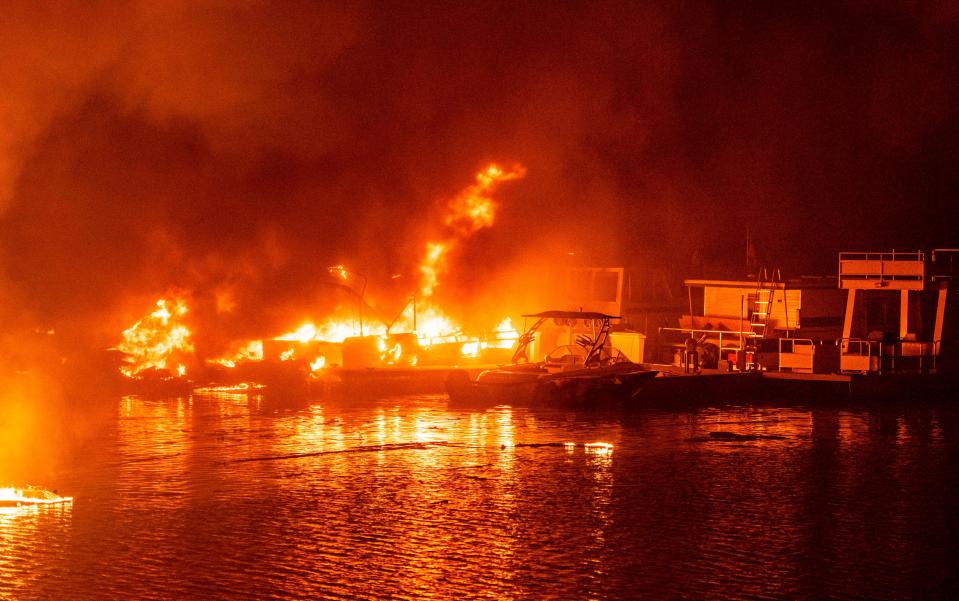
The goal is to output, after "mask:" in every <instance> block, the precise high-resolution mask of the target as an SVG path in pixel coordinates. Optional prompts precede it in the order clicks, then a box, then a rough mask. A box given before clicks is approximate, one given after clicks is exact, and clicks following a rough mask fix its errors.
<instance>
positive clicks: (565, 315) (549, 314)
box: [523, 311, 621, 319]
mask: <svg viewBox="0 0 959 601" xmlns="http://www.w3.org/2000/svg"><path fill="white" fill-rule="evenodd" d="M523 317H537V318H540V319H550V318H553V319H621V317H619V316H618V315H606V314H605V313H596V312H594V311H543V312H542V313H530V314H528V315H523Z"/></svg>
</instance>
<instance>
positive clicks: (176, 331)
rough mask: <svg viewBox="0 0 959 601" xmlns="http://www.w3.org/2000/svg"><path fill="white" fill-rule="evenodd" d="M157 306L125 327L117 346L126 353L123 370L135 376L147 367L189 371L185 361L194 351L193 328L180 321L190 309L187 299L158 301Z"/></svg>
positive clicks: (130, 375)
mask: <svg viewBox="0 0 959 601" xmlns="http://www.w3.org/2000/svg"><path fill="white" fill-rule="evenodd" d="M156 306H157V309H156V310H155V311H153V312H152V313H150V314H149V315H147V316H146V317H144V318H143V319H141V320H140V321H138V322H136V323H135V324H133V325H132V326H130V327H129V328H127V329H126V330H124V331H123V342H121V343H120V344H118V345H117V346H116V347H114V348H115V350H118V351H121V352H123V353H124V355H126V357H125V362H126V365H123V366H121V367H120V371H121V372H122V373H123V374H124V375H125V376H127V377H131V378H132V377H135V376H137V375H138V374H140V373H141V372H143V371H144V370H147V369H170V370H171V371H176V373H177V374H178V375H180V376H183V375H185V374H186V366H185V365H184V364H183V363H182V362H179V361H182V360H183V359H184V358H185V356H186V355H191V354H193V343H192V342H191V341H190V330H189V329H188V328H187V327H186V326H185V325H183V323H181V320H182V318H183V316H184V315H186V313H187V306H186V303H185V302H184V301H183V300H182V299H179V298H174V299H173V300H169V301H168V300H166V299H163V298H161V299H160V300H158V301H157V302H156Z"/></svg>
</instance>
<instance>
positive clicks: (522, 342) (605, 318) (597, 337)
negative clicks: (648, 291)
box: [512, 311, 620, 365]
mask: <svg viewBox="0 0 959 601" xmlns="http://www.w3.org/2000/svg"><path fill="white" fill-rule="evenodd" d="M523 317H524V318H534V319H536V321H535V322H534V323H533V325H532V327H530V328H529V329H528V330H526V331H525V332H524V333H523V334H522V335H521V336H520V337H519V340H518V341H517V346H516V352H514V353H513V358H512V362H513V363H517V364H518V363H528V362H529V353H528V352H527V349H528V348H529V345H530V344H531V343H532V342H533V337H534V335H535V334H536V330H538V329H539V328H540V326H542V325H543V324H544V323H545V322H546V320H548V319H553V320H556V322H557V324H560V325H569V326H572V325H574V324H575V323H576V320H577V319H582V320H584V321H591V322H592V325H593V328H594V335H593V336H592V338H591V339H590V340H589V341H588V342H586V344H583V346H584V347H587V348H588V351H587V352H586V359H585V360H584V361H583V364H584V365H591V364H592V363H594V361H595V360H596V359H598V358H599V354H600V351H602V349H603V347H604V346H605V345H606V341H607V340H609V322H610V320H612V319H620V317H619V316H617V315H607V314H605V313H597V312H595V311H543V312H541V313H529V314H527V315H523ZM596 322H599V331H598V332H596V331H595V327H596ZM584 338H585V337H584Z"/></svg>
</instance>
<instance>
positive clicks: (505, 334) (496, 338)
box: [460, 317, 519, 357]
mask: <svg viewBox="0 0 959 601" xmlns="http://www.w3.org/2000/svg"><path fill="white" fill-rule="evenodd" d="M518 339H519V332H518V331H517V330H516V328H514V327H513V320H512V319H511V318H509V317H506V318H504V319H503V321H501V322H499V325H497V326H496V329H495V330H493V332H492V335H491V336H487V337H486V339H485V340H480V339H479V338H474V339H471V340H469V341H467V342H466V343H465V344H463V346H462V348H461V349H460V354H462V355H463V356H464V357H477V356H479V352H480V351H481V350H484V349H488V348H506V349H508V348H513V345H514V344H516V341H517V340H518Z"/></svg>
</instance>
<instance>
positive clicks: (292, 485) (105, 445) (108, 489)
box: [0, 392, 957, 598]
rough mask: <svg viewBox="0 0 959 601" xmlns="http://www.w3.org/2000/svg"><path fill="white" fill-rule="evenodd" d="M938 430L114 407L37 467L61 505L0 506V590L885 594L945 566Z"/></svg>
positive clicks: (946, 509) (837, 415) (217, 396)
mask: <svg viewBox="0 0 959 601" xmlns="http://www.w3.org/2000/svg"><path fill="white" fill-rule="evenodd" d="M956 423H957V419H956V418H955V417H950V416H946V417H945V418H940V417H939V416H932V418H929V417H928V416H919V417H916V416H914V415H902V414H898V415H892V416H887V415H880V414H857V413H849V412H841V411H819V412H809V411H796V410H761V411H751V410H745V409H744V410H731V411H722V410H703V411H698V412H685V413H664V414H649V415H647V414H643V415H640V416H634V417H628V418H627V417H622V416H614V417H608V416H591V415H570V414H563V413H559V414H550V413H543V412H530V411H527V410H523V409H517V408H510V407H496V408H493V409H490V410H487V411H451V410H448V409H447V408H446V406H445V403H444V401H443V399H438V398H436V397H408V398H403V399H388V400H383V401H376V402H368V403H367V404H356V403H344V402H339V403H338V402H332V401H315V402H309V401H302V402H286V401H283V402H278V401H277V400H276V399H271V398H269V397H261V396H258V395H256V394H251V395H249V396H248V395H244V394H223V393H217V392H213V393H207V394H201V395H196V396H193V397H188V398H183V399H168V400H148V399H141V398H136V397H126V398H124V399H123V400H122V401H121V402H120V404H119V406H118V410H117V411H116V413H115V415H114V416H113V421H112V422H108V423H106V424H104V429H103V432H102V437H101V438H100V439H98V440H97V442H96V444H94V445H92V446H88V447H85V448H84V449H83V453H73V454H69V456H70V457H72V458H73V461H74V463H66V464H64V465H62V466H60V467H59V468H58V469H59V471H58V473H59V474H60V479H61V482H59V483H58V484H59V485H60V488H61V490H64V491H65V492H66V493H68V494H71V495H73V496H75V497H76V498H77V504H76V507H75V508H70V509H66V510H62V511H61V510H55V511H46V509H54V508H44V509H41V510H39V511H36V510H30V511H27V512H23V513H18V514H15V515H9V514H4V513H0V551H2V552H0V597H4V596H12V597H13V598H20V597H28V598H29V597H43V596H46V597H53V598H57V597H61V598H62V597H65V596H67V597H71V598H94V597H95V596H96V595H99V597H101V598H102V597H104V596H107V597H117V596H126V597H143V596H148V595H149V594H151V591H156V590H164V591H165V592H167V593H168V594H169V596H171V597H180V598H189V597H202V596H204V595H208V594H209V592H210V590H212V589H211V588H210V587H215V589H216V590H217V591H218V594H221V595H223V596H233V595H241V594H248V595H254V596H270V595H289V596H306V597H309V596H318V597H334V596H336V597H357V596H360V597H363V596H396V597H415V598H452V597H459V598H463V597H468V596H470V595H476V594H477V591H486V592H487V593H488V595H489V596H491V597H496V598H510V597H530V596H533V597H537V596H554V597H556V596H560V597H580V598H616V597H623V596H628V594H629V592H630V591H632V592H635V591H637V590H654V591H657V592H658V593H662V596H666V597H703V596H712V597H717V598H723V597H725V596H729V592H730V591H736V592H740V593H743V594H749V595H755V596H768V595H771V594H773V593H774V592H776V591H778V592H779V593H781V594H782V595H783V596H800V597H801V596H807V597H816V596H817V594H816V593H817V591H818V592H823V591H822V590H818V589H816V587H817V586H818V584H817V583H818V582H820V580H821V579H817V578H808V574H810V573H813V572H815V573H816V574H824V575H823V576H822V578H825V579H827V580H828V581H829V582H830V583H831V586H833V587H837V589H841V588H842V587H843V586H847V584H846V583H848V582H853V583H855V584H856V586H857V587H859V588H857V589H855V590H858V591H860V592H862V591H863V590H866V591H867V592H868V590H873V592H876V591H885V592H888V591H899V592H904V591H908V590H909V587H908V586H906V584H908V583H909V582H910V581H909V580H908V579H909V578H910V576H909V575H910V574H918V573H919V571H923V573H929V574H932V576H930V578H935V577H937V576H936V575H937V574H939V575H941V574H944V573H945V571H946V569H947V568H948V565H947V562H945V563H944V560H936V559H935V558H937V557H947V556H948V555H947V554H942V555H941V556H940V555H939V554H938V553H939V551H936V550H935V548H926V547H921V545H923V544H926V543H923V542H922V541H923V540H926V539H927V538H928V537H929V536H932V537H933V538H932V540H933V541H937V540H938V542H936V543H934V544H938V545H946V547H948V546H949V544H950V543H949V542H948V541H947V540H945V539H942V537H939V538H938V539H937V538H936V535H935V532H936V529H935V526H934V525H935V524H937V523H940V521H941V520H942V519H943V518H944V516H945V515H947V514H950V515H951V511H952V509H954V508H955V507H954V504H953V505H950V504H949V503H947V502H944V500H943V499H942V498H940V497H937V496H936V495H937V494H938V493H937V492H936V491H941V490H943V489H942V488H936V487H934V486H931V485H930V481H931V479H932V478H935V477H944V478H949V477H953V476H950V475H949V474H952V473H953V470H952V467H954V466H953V465H952V464H950V463H949V457H951V455H950V454H949V453H945V452H943V451H944V450H945V449H947V448H949V447H948V444H951V445H954V444H955V441H954V437H955V433H956V431H955V427H954V426H955V424H956ZM717 431H720V432H729V433H733V434H739V435H750V436H760V438H755V439H749V438H747V439H737V438H729V439H727V438H719V439H711V438H709V437H708V436H706V437H704V436H703V434H704V433H706V434H708V433H709V432H717ZM947 441H952V442H948V444H947ZM953 448H954V447H953ZM917 461H919V463H917ZM917 465H923V466H926V467H925V468H924V469H917ZM864 483H872V484H870V485H865V484H864ZM890 483H892V485H890ZM897 491H906V492H907V493H908V494H906V495H904V496H902V495H899V494H898V492H897ZM890 494H892V495H893V496H891V497H890V496H889V495H890ZM888 513H891V514H892V515H891V516H890V517H889V518H888V519H886V515H887V514H888ZM867 525H868V526H869V527H867ZM865 532H870V533H871V534H870V535H869V537H871V538H870V539H869V540H870V545H872V546H870V545H865V544H864V542H865V541H866V539H865V538H863V536H862V533H865ZM918 533H923V537H926V538H923V537H920V536H918ZM930 533H931V534H930ZM917 545H919V546H920V547H921V548H917ZM910 549H912V550H911V551H910ZM923 549H925V550H923ZM863 556H864V559H865V560H868V561H858V560H855V561H854V560H853V559H852V558H854V557H863ZM804 557H822V558H823V559H822V560H821V561H820V563H815V562H813V563H810V564H806V563H803V562H804V561H806V560H800V559H797V558H804ZM919 557H924V558H926V559H925V560H924V563H922V565H921V566H917V565H912V564H908V565H904V564H903V562H908V561H912V559H910V558H913V559H914V558H919ZM930 558H933V559H932V560H930ZM826 562H828V564H827V563H826ZM824 565H826V566H827V567H828V569H826V568H824V567H823V566H824ZM184 566H187V567H184ZM817 566H818V567H817ZM864 566H866V567H864ZM869 566H882V567H883V569H882V570H872V571H871V572H869V571H868V570H869V569H871V568H869ZM920 568H921V570H920ZM810 570H812V572H810ZM864 570H865V571H864ZM89 574H97V587H98V588H97V590H96V591H95V593H96V595H95V594H94V591H91V590H88V589H85V588H84V587H85V586H86V585H85V584H84V583H85V582H86V583H88V582H89V579H88V576H87V575H89ZM803 574H806V575H807V576H803ZM873 581H876V582H877V583H878V584H876V585H875V586H877V587H880V585H881V587H880V588H876V589H868V587H869V586H872V584H871V583H872V582H873ZM847 592H848V591H847ZM866 596H869V595H866Z"/></svg>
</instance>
